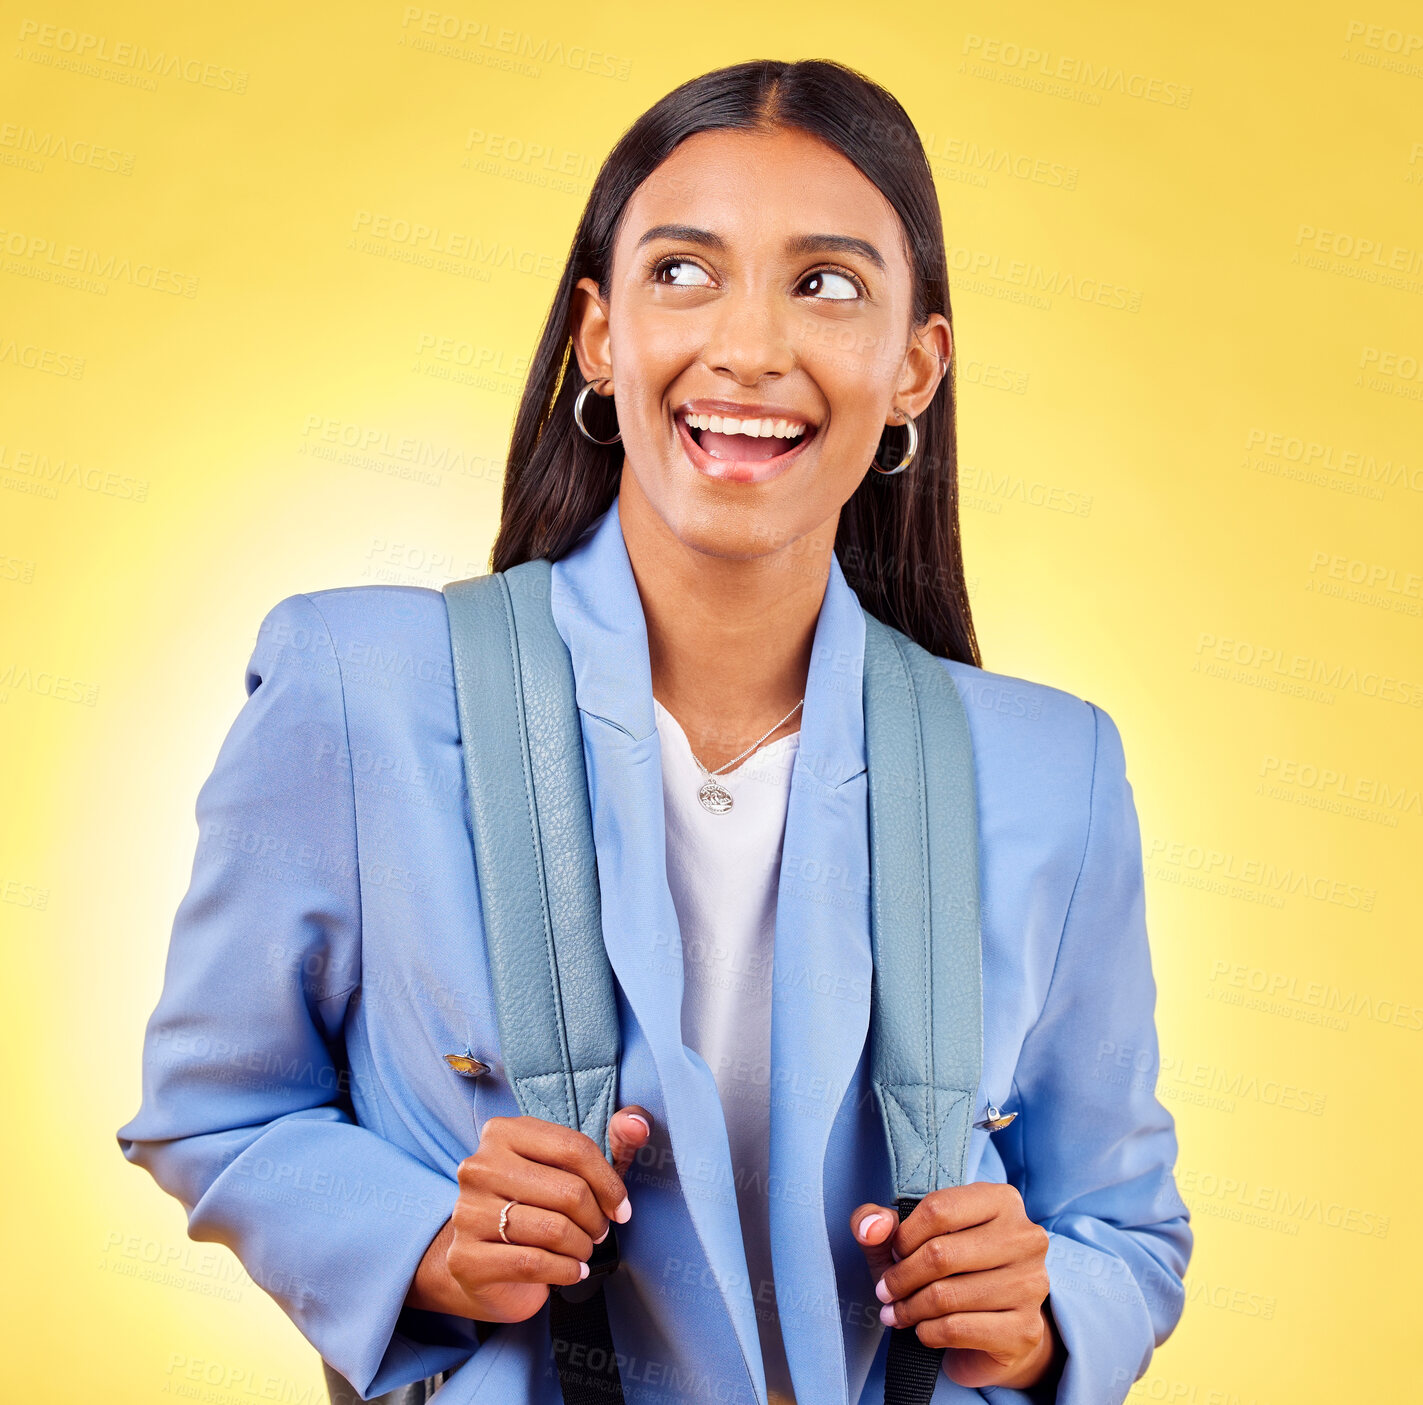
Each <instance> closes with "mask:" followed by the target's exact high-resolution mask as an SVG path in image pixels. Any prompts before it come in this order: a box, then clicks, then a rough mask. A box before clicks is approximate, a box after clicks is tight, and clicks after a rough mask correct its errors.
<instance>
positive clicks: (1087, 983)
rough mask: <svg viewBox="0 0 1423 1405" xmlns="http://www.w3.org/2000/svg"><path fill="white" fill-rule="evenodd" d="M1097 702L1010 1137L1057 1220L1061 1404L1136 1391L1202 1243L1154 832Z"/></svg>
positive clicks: (1035, 1212) (1032, 1214)
mask: <svg viewBox="0 0 1423 1405" xmlns="http://www.w3.org/2000/svg"><path fill="white" fill-rule="evenodd" d="M1088 706H1089V707H1091V708H1092V715H1093V720H1094V724H1095V728H1094V732H1095V759H1094V762H1093V770H1092V787H1091V799H1090V802H1089V803H1090V808H1089V816H1088V826H1087V840H1086V847H1085V850H1084V852H1083V857H1082V865H1081V869H1080V871H1079V873H1078V877H1077V883H1076V887H1075V888H1074V890H1073V894H1072V897H1071V899H1070V902H1069V905H1068V910H1067V916H1066V919H1065V922H1064V925H1063V931H1062V936H1061V940H1060V943H1059V948H1058V954H1057V958H1056V963H1055V967H1054V971H1053V975H1052V978H1051V981H1050V983H1049V986H1048V992H1047V996H1046V999H1045V1001H1044V1005H1043V1009H1042V1013H1041V1015H1040V1017H1039V1019H1038V1020H1037V1023H1036V1024H1035V1025H1034V1027H1033V1028H1032V1030H1031V1031H1030V1032H1029V1035H1028V1037H1027V1039H1026V1040H1025V1042H1024V1046H1023V1050H1022V1053H1021V1056H1020V1059H1019V1064H1018V1069H1017V1072H1016V1074H1015V1077H1014V1091H1015V1094H1016V1097H1017V1107H1018V1109H1019V1111H1020V1114H1021V1115H1020V1116H1019V1118H1018V1119H1017V1126H1016V1128H1015V1130H1016V1133H1017V1134H1016V1136H1014V1137H1012V1138H1010V1139H1009V1141H1008V1143H1007V1145H1006V1146H1005V1147H1004V1148H1002V1150H1003V1152H1004V1159H1005V1165H1006V1166H1007V1169H1008V1172H1009V1176H1010V1179H1011V1180H1012V1181H1013V1183H1014V1184H1016V1185H1018V1186H1019V1187H1020V1189H1021V1190H1022V1193H1023V1199H1024V1204H1025V1206H1026V1208H1027V1212H1028V1216H1029V1218H1030V1219H1032V1220H1034V1221H1036V1222H1037V1223H1038V1224H1040V1225H1042V1226H1043V1228H1044V1229H1046V1230H1047V1231H1048V1237H1049V1248H1048V1256H1047V1269H1048V1279H1049V1282H1050V1284H1051V1289H1050V1292H1049V1294H1048V1308H1049V1311H1050V1312H1051V1314H1052V1316H1053V1319H1054V1321H1055V1322H1056V1324H1057V1328H1058V1331H1059V1334H1060V1335H1061V1337H1062V1340H1063V1344H1064V1345H1065V1347H1066V1348H1067V1357H1066V1362H1065V1365H1064V1367H1063V1371H1062V1374H1061V1377H1060V1379H1059V1380H1058V1383H1057V1391H1056V1396H1055V1399H1056V1401H1057V1402H1058V1405H1117V1402H1120V1401H1121V1400H1123V1399H1124V1398H1125V1396H1126V1394H1127V1392H1128V1391H1129V1390H1130V1389H1131V1386H1132V1383H1133V1382H1134V1381H1135V1380H1137V1379H1138V1377H1140V1376H1141V1375H1142V1374H1143V1373H1144V1372H1145V1370H1146V1368H1147V1365H1148V1364H1149V1362H1150V1361H1151V1356H1152V1352H1153V1351H1154V1350H1155V1348H1156V1347H1157V1346H1159V1345H1160V1344H1161V1343H1162V1342H1163V1341H1165V1340H1166V1338H1167V1337H1168V1336H1169V1335H1170V1333H1171V1332H1172V1330H1173V1329H1174V1328H1175V1326H1176V1323H1177V1321H1178V1320H1179V1319H1180V1316H1181V1312H1182V1309H1183V1307H1184V1305H1185V1289H1184V1285H1183V1281H1182V1279H1183V1276H1184V1274H1185V1271H1186V1265H1187V1263H1188V1261H1189V1259H1190V1256H1191V1248H1192V1242H1193V1235H1192V1231H1191V1228H1190V1211H1189V1210H1188V1208H1187V1207H1186V1205H1185V1203H1184V1202H1183V1201H1182V1200H1181V1197H1180V1195H1179V1194H1178V1193H1177V1190H1176V1182H1175V1176H1174V1167H1175V1163H1176V1153H1177V1144H1176V1132H1175V1124H1174V1122H1173V1119H1172V1117H1171V1114H1170V1113H1169V1112H1168V1111H1167V1110H1166V1108H1165V1107H1163V1106H1162V1104H1161V1103H1160V1102H1159V1101H1158V1100H1157V1097H1156V1076H1157V1066H1158V1050H1157V1037H1156V1025H1155V1003H1156V986H1155V981H1154V979H1153V976H1152V970H1151V956H1150V951H1149V949H1148V945H1147V933H1146V917H1145V900H1144V891H1143V874H1142V857H1141V833H1140V828H1139V825H1138V820H1137V814H1136V808H1135V803H1134V801H1133V798H1132V789H1131V784H1130V782H1128V780H1127V777H1126V763H1125V759H1124V757H1123V753H1122V741H1121V736H1120V734H1119V732H1118V730H1117V727H1116V724H1115V723H1114V722H1113V721H1112V719H1111V718H1110V717H1109V716H1108V715H1107V713H1105V712H1104V711H1103V710H1102V709H1101V708H1099V707H1097V706H1096V705H1095V704H1092V703H1089V704H1088ZM1015 1162H1016V1165H1015V1164H1013V1163H1015ZM995 1398H997V1396H996V1395H995Z"/></svg>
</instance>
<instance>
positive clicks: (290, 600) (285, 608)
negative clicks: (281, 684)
mask: <svg viewBox="0 0 1423 1405" xmlns="http://www.w3.org/2000/svg"><path fill="white" fill-rule="evenodd" d="M316 658H325V659H327V660H328V661H329V662H330V663H331V664H333V665H334V666H335V668H336V670H337V671H338V672H339V673H340V674H342V675H346V674H348V673H350V672H352V671H354V672H356V673H358V674H359V673H372V674H374V675H378V676H413V677H416V678H420V679H424V680H426V681H437V680H438V681H443V682H445V683H449V684H450V685H451V686H453V680H452V676H451V671H450V636H449V619H448V616H447V615H446V613H445V602H444V596H443V595H442V594H441V593H440V591H438V590H433V589H430V588H428V587H425V586H394V585H351V586H335V587H332V588H330V589H327V590H312V591H306V592H303V593H300V594H296V595H288V596H286V597H285V598H283V599H281V600H279V601H277V603H276V604H275V605H273V606H272V607H271V609H269V610H268V611H267V613H266V615H265V616H264V618H263V620H262V622H261V625H260V627H259V629H258V631H257V641H256V644H255V646H254V649H253V654H252V661H253V662H252V670H251V671H255V672H258V673H259V674H260V672H261V671H262V669H263V667H264V666H265V667H266V668H271V669H274V670H275V669H279V668H281V666H282V665H283V664H284V663H286V664H290V663H292V662H295V661H299V660H303V659H305V660H311V659H316Z"/></svg>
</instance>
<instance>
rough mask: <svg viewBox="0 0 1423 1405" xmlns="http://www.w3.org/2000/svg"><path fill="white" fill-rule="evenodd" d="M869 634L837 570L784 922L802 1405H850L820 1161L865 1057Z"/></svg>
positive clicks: (775, 1060)
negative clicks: (864, 690) (823, 1404)
mask: <svg viewBox="0 0 1423 1405" xmlns="http://www.w3.org/2000/svg"><path fill="white" fill-rule="evenodd" d="M864 640H865V623H864V615H863V612H862V610H861V607H860V602H859V599H858V597H857V596H856V595H855V593H854V592H853V591H852V590H851V589H850V587H849V585H848V584H847V583H846V581H845V578H844V576H843V574H842V572H841V570H840V566H839V563H838V562H837V561H836V560H835V559H834V558H833V557H832V558H831V570H830V579H829V581H828V583H827V585H826V591H825V601H824V604H823V605H822V606H821V611H820V618H819V621H818V623H817V625H816V632H815V644H814V648H813V651H812V655H811V665H810V675H809V678H808V679H807V683H806V695H805V707H804V712H803V718H802V723H801V740H800V746H799V749H798V753H797V757H796V765H795V769H794V771H793V773H792V778H791V795H790V808H789V811H788V812H787V815H786V833H785V842H784V846H783V849H782V857H781V878H780V888H779V891H778V896H777V908H776V950H775V976H774V981H775V984H774V993H773V1000H772V1011H773V1014H772V1021H771V1088H772V1099H771V1190H772V1199H771V1237H772V1262H773V1264H774V1268H775V1276H776V1299H777V1303H778V1306H779V1311H780V1320H781V1333H782V1336H783V1338H784V1340H785V1346H786V1356H787V1360H788V1362H789V1364H790V1368H791V1377H792V1379H793V1381H794V1382H795V1390H796V1397H797V1399H800V1400H815V1401H838V1402H841V1405H845V1402H847V1401H848V1393H849V1385H848V1381H847V1379H846V1369H845V1351H844V1338H843V1319H842V1315H841V1309H840V1301H839V1296H838V1285H837V1280H836V1274H835V1265H834V1262H833V1260H832V1255H831V1248H830V1238H829V1236H830V1233H831V1232H834V1233H837V1234H844V1235H848V1234H849V1232H850V1231H849V1226H848V1225H843V1226H841V1225H836V1226H829V1225H827V1221H826V1204H825V1184H824V1168H825V1156H826V1147H827V1143H828V1141H829V1138H830V1133H831V1127H832V1125H833V1124H834V1122H835V1118H836V1115H837V1113H838V1111H839V1109H840V1104H841V1101H842V1099H843V1098H844V1096H845V1092H846V1089H847V1087H848V1086H849V1084H850V1082H851V1080H852V1079H853V1077H854V1074H855V1070H856V1066H857V1065H858V1063H859V1060H860V1055H861V1052H862V1050H863V1049H864V1045H865V1037H866V1033H867V1031H868V1028H869V1018H870V987H871V981H872V976H873V969H874V968H873V959H872V954H871V947H870V915H869V819H868V811H867V808H866V796H867V792H866V774H865V764H866V763H865V730H864V709H863V704H862V701H861V686H862V671H863V663H864Z"/></svg>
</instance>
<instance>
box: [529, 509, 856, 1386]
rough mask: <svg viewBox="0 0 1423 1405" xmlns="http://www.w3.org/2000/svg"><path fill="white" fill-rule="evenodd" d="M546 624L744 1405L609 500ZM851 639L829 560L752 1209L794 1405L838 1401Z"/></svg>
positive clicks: (749, 1352) (643, 664)
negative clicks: (759, 1201)
mask: <svg viewBox="0 0 1423 1405" xmlns="http://www.w3.org/2000/svg"><path fill="white" fill-rule="evenodd" d="M553 611H554V619H555V622H556V623H557V625H558V629H559V632H560V633H561V634H562V636H563V638H564V640H565V641H566V642H567V644H568V646H569V651H570V654H571V655H572V660H573V672H574V680H575V690H576V693H577V699H578V707H579V711H580V714H581V721H582V725H583V740H584V753H585V757H586V759H587V765H588V785H589V798H590V802H591V808H592V815H593V832H594V842H595V845H596V848H597V854H598V877H599V884H600V887H601V893H602V915H603V938H604V942H605V944H606V946H607V949H608V955H609V959H610V961H611V962H612V966H613V970H614V971H615V973H616V974H617V978H618V981H619V983H620V984H621V986H622V988H623V991H624V993H625V995H626V997H627V1000H628V1003H629V1005H630V1006H631V1008H632V1010H633V1013H634V1014H635V1016H636V1018H637V1020H638V1022H639V1024H640V1025H641V1027H642V1029H643V1032H644V1034H645V1035H646V1038H647V1042H648V1045H649V1047H650V1049H651V1050H652V1054H653V1058H654V1061H655V1063H656V1066H657V1072H658V1076H659V1079H660V1081H661V1083H662V1089H663V1093H664V1096H665V1099H666V1116H667V1121H668V1135H669V1139H670V1142H671V1146H672V1151H673V1156H674V1159H675V1161H676V1164H677V1169H678V1174H679V1177H680V1179H681V1184H682V1188H683V1193H684V1195H685V1197H686V1200H687V1205H688V1210H689V1212H690V1214H691V1216H692V1220H693V1223H694V1224H695V1225H696V1228H697V1232H698V1235H699V1237H700V1238H701V1241H702V1246H703V1249H704V1251H705V1253H706V1256H707V1260H708V1263H709V1265H710V1266H711V1268H712V1269H713V1271H714V1273H715V1276H716V1280H717V1283H718V1285H719V1286H720V1287H721V1291H722V1296H723V1298H724V1300H725V1302H726V1307H727V1311H728V1313H729V1314H730V1316H731V1320H732V1323H733V1325H734V1327H735V1330H736V1334H737V1338H738V1340H739V1341H740V1344H741V1349H742V1354H743V1356H744V1357H745V1360H746V1365H747V1371H748V1373H749V1375H750V1377H751V1380H752V1383H753V1385H754V1387H755V1389H756V1392H757V1396H758V1398H759V1399H760V1400H762V1401H764V1400H765V1399H766V1388H765V1382H764V1369H763V1366H762V1362H761V1351H760V1340H759V1337H758V1334H757V1328H756V1319H755V1306H754V1303H753V1301H752V1298H751V1293H750V1289H749V1285H748V1284H747V1281H746V1278H747V1275H746V1263H745V1254H744V1251H743V1248H742V1243H741V1227H740V1220H739V1217H738V1213H737V1207H736V1196H735V1182H734V1180H733V1178H732V1171H731V1161H730V1152H729V1149H728V1143H727V1136H726V1124H725V1121H724V1119H723V1116H722V1110H721V1101H720V1096H719V1094H718V1092H717V1088H716V1082H715V1079H714V1078H713V1076H712V1074H711V1071H710V1070H709V1069H708V1068H707V1066H706V1064H705V1063H704V1062H703V1061H702V1060H701V1059H700V1058H698V1057H697V1056H696V1055H695V1054H694V1053H692V1052H691V1051H689V1050H688V1049H687V1048H686V1046H685V1045H684V1044H683V1043H682V1024H681V1009H682V990H683V966H682V947H681V934H680V929H679V927H678V923H677V915H676V910H675V908H674V906H673V904H672V896H671V891H670V889H669V887H668V883H667V866H666V853H667V850H666V829H665V822H664V814H665V812H664V808H663V803H664V802H663V794H662V756H661V747H660V743H659V738H658V734H657V726H656V717H655V714H654V712H653V707H652V674H651V665H650V662H649V657H648V647H647V629H646V622H645V617H644V614H643V610H642V601H641V597H640V596H639V595H638V591H637V583H636V580H635V578H634V577H633V574H632V566H631V563H630V562H629V560H628V556H627V548H626V545H625V543H624V541H623V536H622V526H621V523H620V521H619V517H618V503H617V501H616V500H614V502H613V504H612V506H611V507H610V508H609V509H608V511H607V512H606V513H605V514H604V516H603V517H602V519H601V520H600V521H599V522H597V523H596V524H594V526H592V527H591V528H590V529H589V532H588V533H587V534H585V536H584V538H583V539H582V540H581V541H580V542H579V544H578V545H577V546H576V547H575V548H574V550H573V551H572V552H570V553H569V554H568V555H567V556H565V557H564V558H563V559H562V560H561V561H558V562H555V563H554V567H553ZM864 634H865V626H864V616H863V613H862V611H861V607H860V603H859V599H858V597H857V596H856V595H855V593H854V591H853V590H851V588H850V586H849V585H848V584H847V583H846V581H845V578H844V575H843V573H842V572H841V569H840V565H839V563H838V561H836V560H835V559H834V558H833V557H832V559H831V569H830V578H829V581H828V583H827V586H826V592H825V598H824V602H823V604H822V606H821V611H820V616H819V619H818V622H817V625H816V632H815V640H814V646H813V649H812V656H811V665H810V673H809V677H808V678H807V682H806V695H805V705H804V708H803V711H802V717H801V734H800V742H799V746H798V748H797V755H796V763H795V767H794V770H793V772H792V777H791V792H790V803H789V809H788V812H787V816H786V830H785V840H784V844H783V849H782V860H781V873H780V883H779V888H778V895H777V913H776V946H775V961H774V974H773V981H774V989H773V995H772V1027H771V1088H772V1095H771V1149H770V1187H769V1190H770V1197H771V1205H770V1220H771V1238H772V1262H773V1266H774V1271H775V1277H776V1297H777V1303H778V1308H779V1313H780V1320H781V1331H782V1335H783V1338H784V1340H785V1346H786V1355H787V1359H788V1361H789V1364H790V1368H791V1374H792V1378H793V1380H794V1383H795V1389H796V1395H797V1397H798V1398H800V1399H803V1400H815V1401H838V1402H841V1403H842V1405H846V1402H847V1401H848V1383H847V1380H846V1371H845V1351H844V1338H843V1330H842V1321H841V1314H840V1305H839V1298H838V1291H837V1282H836V1275H835V1267H834V1262H833V1259H832V1254H831V1248H830V1239H829V1232H830V1231H829V1229H828V1227H827V1224H826V1210H825V1192H824V1164H825V1155H826V1147H827V1143H828V1141H829V1138H830V1133H831V1127H832V1125H833V1123H834V1121H835V1118H836V1114H837V1112H838V1110H839V1108H840V1104H841V1101H842V1098H843V1096H844V1094H845V1090H846V1088H847V1087H848V1085H849V1084H850V1081H851V1079H852V1078H853V1076H854V1073H855V1070H856V1067H857V1065H858V1063H859V1060H860V1055H861V1053H862V1051H863V1049H864V1045H865V1037H866V1034H867V1032H868V1028H869V1014H870V986H871V979H872V972H873V963H872V957H871V948H870V917H869V838H868V836H869V821H868V813H867V809H866V788H865V764H866V763H865V737H864V710H863V703H862V699H861V688H862V676H863V665H864ZM844 1232H845V1233H846V1234H848V1233H849V1230H848V1226H846V1227H844Z"/></svg>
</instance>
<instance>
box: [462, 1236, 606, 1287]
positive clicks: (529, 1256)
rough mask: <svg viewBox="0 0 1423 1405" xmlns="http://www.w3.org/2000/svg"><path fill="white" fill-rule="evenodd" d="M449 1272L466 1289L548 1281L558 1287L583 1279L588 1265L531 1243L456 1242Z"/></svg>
mask: <svg viewBox="0 0 1423 1405" xmlns="http://www.w3.org/2000/svg"><path fill="white" fill-rule="evenodd" d="M448 1263H449V1268H450V1272H451V1273H452V1274H453V1275H454V1277H455V1278H456V1280H457V1281H458V1282H459V1283H461V1284H462V1285H463V1286H464V1288H465V1291H466V1292H478V1291H479V1290H480V1289H481V1288H484V1287H487V1286H489V1285H490V1284H494V1283H549V1284H554V1285H557V1286H559V1287H567V1286H568V1285H569V1284H572V1283H578V1282H581V1281H582V1280H583V1279H584V1278H586V1277H587V1276H588V1265H587V1264H586V1263H585V1262H584V1261H583V1260H581V1259H576V1258H572V1257H570V1256H569V1255H566V1254H551V1253H550V1252H549V1251H548V1250H547V1249H538V1248H534V1247H533V1246H531V1245H528V1244H505V1243H503V1242H502V1241H501V1240H499V1239H496V1240H495V1241H494V1243H492V1244H488V1243H479V1244H477V1245H475V1244H471V1243H467V1242H464V1241H456V1243H455V1244H454V1245H453V1246H452V1247H451V1249H450V1253H449V1258H448Z"/></svg>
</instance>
